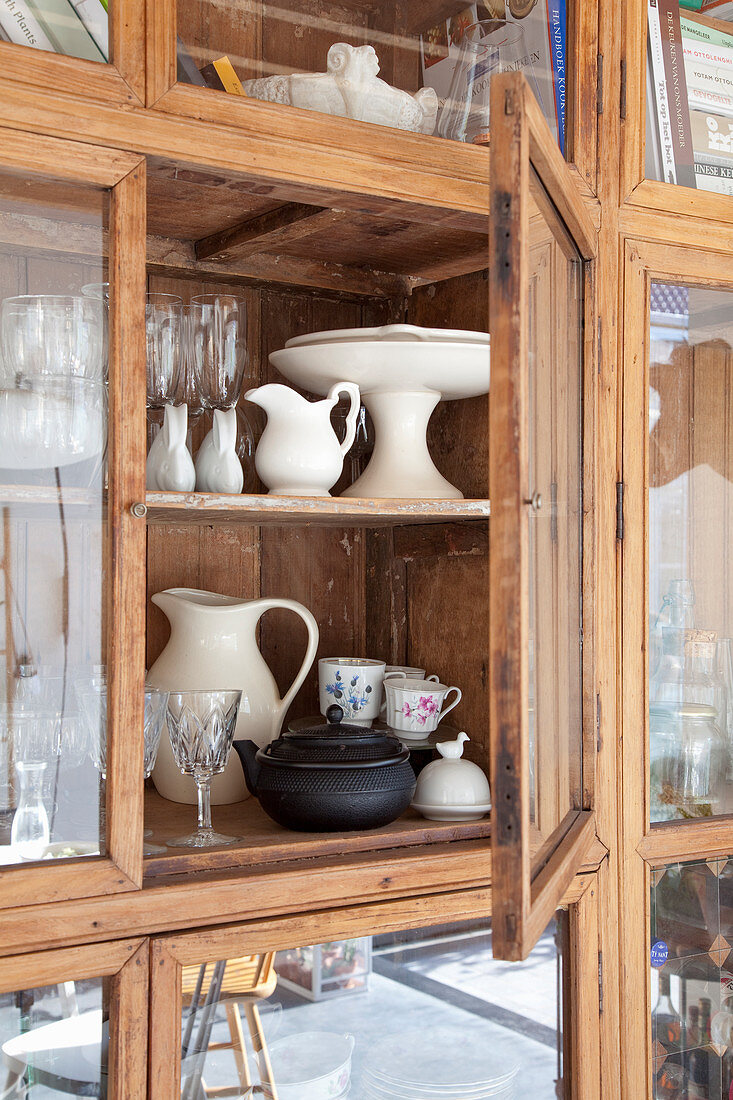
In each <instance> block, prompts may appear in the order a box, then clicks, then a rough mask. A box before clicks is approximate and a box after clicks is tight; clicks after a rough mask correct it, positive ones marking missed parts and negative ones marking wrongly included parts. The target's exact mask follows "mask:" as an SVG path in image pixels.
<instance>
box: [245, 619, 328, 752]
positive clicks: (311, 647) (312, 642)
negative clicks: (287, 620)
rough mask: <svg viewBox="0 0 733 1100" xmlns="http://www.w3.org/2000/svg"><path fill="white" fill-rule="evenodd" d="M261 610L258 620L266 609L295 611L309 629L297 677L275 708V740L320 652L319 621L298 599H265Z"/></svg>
mask: <svg viewBox="0 0 733 1100" xmlns="http://www.w3.org/2000/svg"><path fill="white" fill-rule="evenodd" d="M260 605H261V610H260V613H259V615H258V622H259V620H260V619H261V618H262V616H263V615H264V613H265V612H266V611H270V610H271V609H272V608H275V607H282V608H284V609H285V610H286V611H293V612H294V613H295V614H296V615H299V616H300V618H301V619H302V620H303V622H304V623H305V625H306V628H307V630H308V645H307V647H306V651H305V657H304V658H303V663H302V664H301V666H300V668H299V670H298V672H297V674H296V677H295V679H294V680H293V682H292V684H291V685H290V687H289V688H288V690H287V691H286V692H285V694H284V696H283V697H282V699H281V700H280V702H279V703H277V704H276V708H275V723H274V724H273V733H272V737H273V740H274V739H275V738H276V737H279V735H280V729H281V727H282V723H283V718H284V717H285V713H286V711H287V709H288V707H289V706H290V704H291V703H292V701H293V699H294V698H295V696H296V694H297V692H298V691H299V690H300V687H301V685H302V683H303V681H304V680H305V678H306V676H307V675H308V673H309V672H310V669H311V666H312V664H313V662H314V661H315V659H316V653H317V652H318V623H317V622H316V620H315V619H314V617H313V615H312V614H311V613H310V611H309V610H308V608H307V607H303V604H302V603H298V601H297V600H280V599H277V598H276V597H272V598H268V599H264V600H261V601H260Z"/></svg>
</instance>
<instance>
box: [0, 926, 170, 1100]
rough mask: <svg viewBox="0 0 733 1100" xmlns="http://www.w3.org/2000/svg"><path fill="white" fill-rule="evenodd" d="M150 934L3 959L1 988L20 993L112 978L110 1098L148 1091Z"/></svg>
mask: <svg viewBox="0 0 733 1100" xmlns="http://www.w3.org/2000/svg"><path fill="white" fill-rule="evenodd" d="M148 959H149V943H148V940H146V939H127V940H117V941H116V942H114V943H102V944H97V945H96V946H94V947H68V948H65V949H63V950H59V951H40V952H36V953H34V954H32V955H15V956H13V957H12V958H8V959H3V960H0V992H3V993H15V992H16V991H20V990H24V989H36V988H39V987H43V986H46V985H55V984H59V983H61V982H68V981H82V980H84V979H85V978H111V979H112V981H111V983H110V993H109V999H108V1006H109V1016H110V1025H111V1026H110V1039H109V1051H108V1081H109V1091H108V1093H107V1096H108V1097H109V1100H144V1098H145V1096H146V1090H147V1057H146V1055H147V1041H148Z"/></svg>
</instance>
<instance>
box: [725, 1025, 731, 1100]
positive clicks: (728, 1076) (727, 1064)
mask: <svg viewBox="0 0 733 1100" xmlns="http://www.w3.org/2000/svg"><path fill="white" fill-rule="evenodd" d="M723 1100H733V1027H732V1028H731V1029H730V1035H729V1037H728V1049H727V1050H726V1052H725V1054H724V1055H723Z"/></svg>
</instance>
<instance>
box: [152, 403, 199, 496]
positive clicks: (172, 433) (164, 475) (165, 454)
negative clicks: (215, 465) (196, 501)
mask: <svg viewBox="0 0 733 1100" xmlns="http://www.w3.org/2000/svg"><path fill="white" fill-rule="evenodd" d="M187 430H188V408H187V406H186V405H166V406H165V408H164V410H163V427H162V428H161V429H160V431H159V432H158V434H157V435H156V437H155V439H154V440H153V442H152V444H151V446H150V450H149V452H148V460H147V462H146V463H145V483H146V485H147V487H148V489H161V490H163V491H167V492H177V493H189V492H191V491H192V490H193V488H194V487H195V485H196V471H195V470H194V466H193V459H192V458H191V455H190V454H189V453H188V447H187V446H186V432H187Z"/></svg>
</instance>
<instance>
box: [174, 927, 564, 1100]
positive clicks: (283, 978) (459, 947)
mask: <svg viewBox="0 0 733 1100" xmlns="http://www.w3.org/2000/svg"><path fill="white" fill-rule="evenodd" d="M562 920H563V922H564V920H565V918H564V917H563V918H562ZM557 938H559V934H558V937H557ZM510 973H511V981H502V978H503V977H508V976H509V974H510ZM563 979H564V971H563V959H562V956H561V954H560V953H559V951H558V946H557V943H556V935H555V925H554V922H553V923H552V924H551V925H550V927H549V928H548V929H547V930H546V932H545V933H544V935H543V936H542V937H541V938H540V940H539V942H538V944H537V946H536V947H535V949H534V951H533V952H532V954H531V955H530V956H529V958H528V959H527V961H526V962H524V963H521V964H516V963H501V962H496V961H494V959H493V958H492V955H491V930H490V926H489V925H488V924H487V923H485V922H479V921H476V922H466V923H462V924H456V925H445V926H440V927H433V928H426V929H416V930H412V931H409V932H404V933H403V932H397V933H389V934H383V935H375V936H373V937H371V936H368V937H360V938H357V939H344V940H336V941H331V942H328V943H323V944H318V945H315V946H306V947H293V948H289V949H286V950H281V951H278V952H277V953H275V952H273V951H270V952H265V953H262V954H257V955H242V956H239V957H234V958H229V959H221V960H218V961H215V962H209V963H207V964H205V965H191V966H184V967H183V972H182V986H183V1018H182V1022H181V1043H182V1073H181V1096H182V1097H183V1098H185V1100H194V1098H198V1097H200V1096H202V1095H212V1096H213V1095H220V1094H222V1093H221V1092H219V1091H218V1090H230V1095H236V1096H240V1097H248V1098H249V1097H255V1096H258V1095H264V1096H266V1097H270V1098H271V1100H274V1098H275V1097H277V1098H278V1100H305V1098H306V1097H314V1098H315V1097H321V1096H323V1097H331V1098H333V1100H337V1098H345V1097H346V1096H349V1097H352V1098H355V1100H395V1098H399V1100H406V1098H408V1097H410V1098H415V1100H417V1098H420V1097H423V1098H427V1097H434V1098H435V1097H438V1096H439V1097H440V1100H458V1098H459V1097H463V1098H466V1097H467V1096H469V1095H470V1096H472V1097H473V1096H475V1097H479V1096H482V1097H483V1096H491V1097H495V1098H499V1100H520V1098H524V1097H530V1096H531V1097H532V1100H551V1098H555V1097H556V1096H557V1092H556V1080H557V1078H558V1077H559V1078H560V1079H562V1077H563V1068H562V1034H561V1023H560V1005H561V1002H562V982H563Z"/></svg>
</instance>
